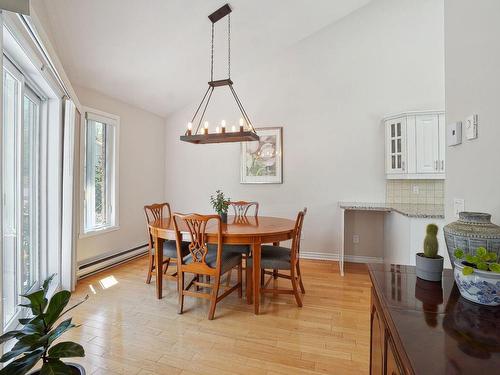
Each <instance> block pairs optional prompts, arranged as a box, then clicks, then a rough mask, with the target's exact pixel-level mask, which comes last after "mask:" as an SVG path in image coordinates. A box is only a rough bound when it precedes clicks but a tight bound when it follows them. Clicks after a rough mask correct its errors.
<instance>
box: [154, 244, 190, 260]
mask: <svg viewBox="0 0 500 375" xmlns="http://www.w3.org/2000/svg"><path fill="white" fill-rule="evenodd" d="M181 250H182V254H183V255H186V254H187V253H189V242H182V244H181ZM154 253H155V249H154V246H153V248H152V249H151V254H154ZM163 257H164V258H177V246H176V244H175V241H171V240H165V241H163Z"/></svg>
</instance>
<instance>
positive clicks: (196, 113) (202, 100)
mask: <svg viewBox="0 0 500 375" xmlns="http://www.w3.org/2000/svg"><path fill="white" fill-rule="evenodd" d="M209 91H210V86H208V89H207V91H205V95H203V99H201V102H200V105H199V106H198V108H197V109H196V112H195V113H194V116H193V118H192V119H191V123H193V122H194V120H195V119H196V115H198V112H199V111H200V108H201V106H202V105H203V102H204V101H205V98H206V97H207V94H208V92H209ZM195 134H196V133H195Z"/></svg>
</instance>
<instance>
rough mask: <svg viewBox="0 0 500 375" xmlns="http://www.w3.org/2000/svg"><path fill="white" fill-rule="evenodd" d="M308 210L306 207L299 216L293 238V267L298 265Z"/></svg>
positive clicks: (291, 256)
mask: <svg viewBox="0 0 500 375" xmlns="http://www.w3.org/2000/svg"><path fill="white" fill-rule="evenodd" d="M306 213H307V208H305V207H304V209H303V210H302V211H299V213H298V214H297V220H296V221H295V229H294V231H293V237H292V249H291V254H290V261H291V263H292V267H294V266H295V265H296V264H297V261H298V259H299V252H300V238H301V237H302V224H303V223H304V217H305V216H306Z"/></svg>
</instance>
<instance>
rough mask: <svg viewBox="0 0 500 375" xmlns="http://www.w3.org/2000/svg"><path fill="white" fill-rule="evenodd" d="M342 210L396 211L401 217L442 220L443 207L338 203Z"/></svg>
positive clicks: (437, 205)
mask: <svg viewBox="0 0 500 375" xmlns="http://www.w3.org/2000/svg"><path fill="white" fill-rule="evenodd" d="M339 207H340V208H343V209H344V210H360V211H383V212H391V211H396V212H398V213H400V214H402V215H405V216H408V217H415V218H423V219H444V205H441V204H420V203H416V204H410V203H375V202H339Z"/></svg>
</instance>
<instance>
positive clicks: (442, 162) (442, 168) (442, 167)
mask: <svg viewBox="0 0 500 375" xmlns="http://www.w3.org/2000/svg"><path fill="white" fill-rule="evenodd" d="M441 170H442V171H444V160H441Z"/></svg>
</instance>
